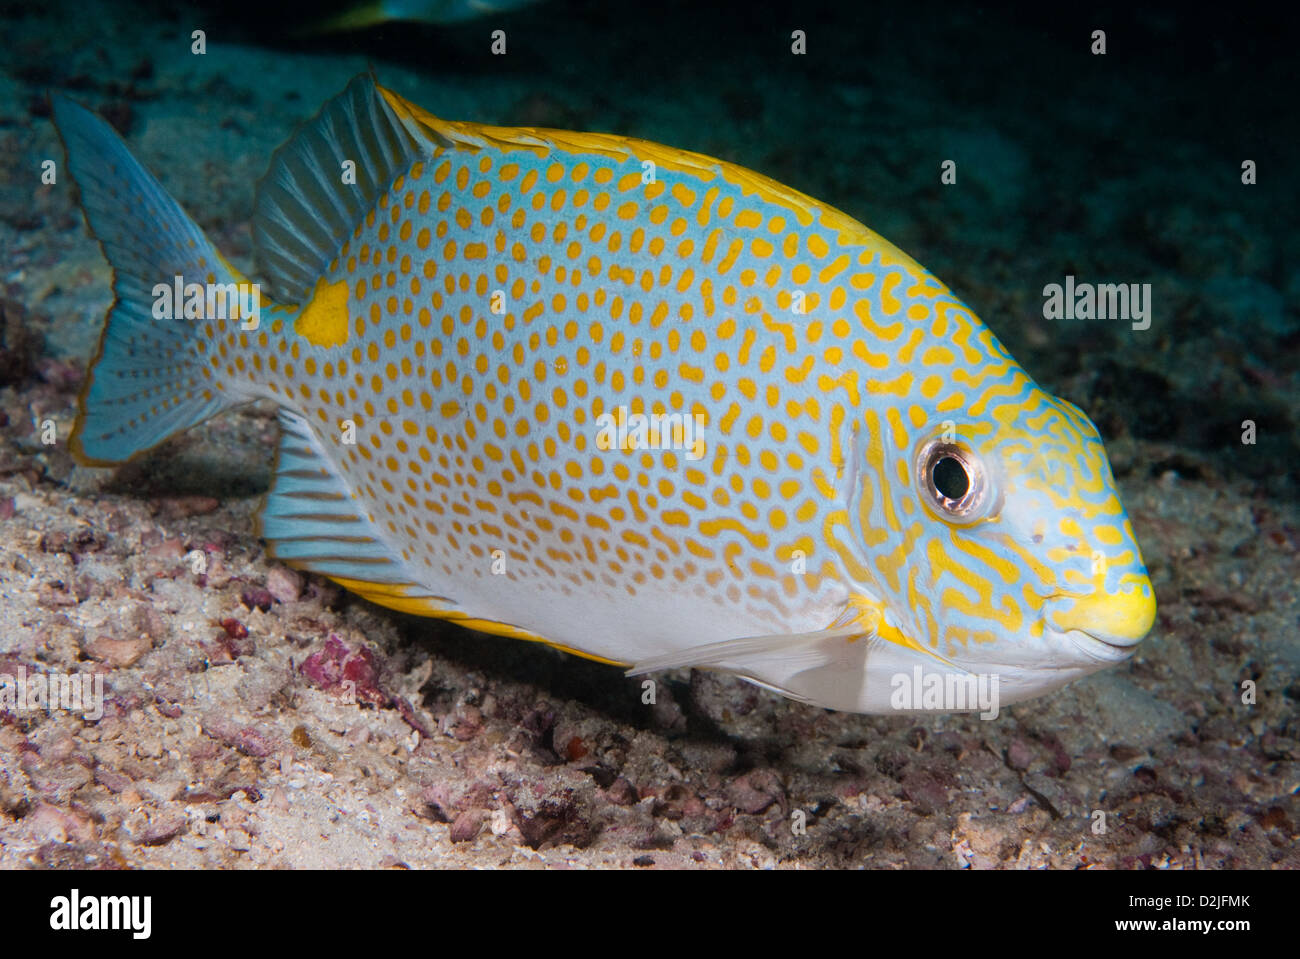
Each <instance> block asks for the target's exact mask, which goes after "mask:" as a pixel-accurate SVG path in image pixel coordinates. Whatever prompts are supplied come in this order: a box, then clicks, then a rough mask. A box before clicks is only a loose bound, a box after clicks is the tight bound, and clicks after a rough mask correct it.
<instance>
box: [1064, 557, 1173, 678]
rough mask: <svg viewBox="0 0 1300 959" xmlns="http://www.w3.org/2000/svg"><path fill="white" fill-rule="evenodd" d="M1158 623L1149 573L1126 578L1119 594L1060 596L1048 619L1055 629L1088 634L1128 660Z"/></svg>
mask: <svg viewBox="0 0 1300 959" xmlns="http://www.w3.org/2000/svg"><path fill="white" fill-rule="evenodd" d="M1155 619H1156V596H1155V590H1154V589H1152V588H1151V580H1150V579H1149V578H1148V577H1147V575H1146V573H1145V571H1144V572H1142V573H1140V574H1139V573H1130V574H1128V575H1126V576H1125V577H1124V579H1123V580H1122V581H1121V582H1120V584H1119V589H1118V591H1113V592H1100V591H1099V592H1094V593H1088V594H1084V595H1074V594H1058V595H1057V596H1056V597H1054V598H1053V599H1052V602H1051V605H1050V607H1049V610H1048V615H1047V621H1048V624H1049V625H1050V626H1052V627H1053V628H1054V629H1056V630H1058V631H1060V632H1062V633H1069V632H1072V631H1073V632H1079V633H1084V634H1086V635H1087V636H1089V637H1091V638H1092V639H1094V640H1096V641H1097V642H1099V643H1103V644H1105V645H1106V646H1109V647H1111V648H1112V649H1114V650H1116V651H1118V652H1122V653H1123V657H1122V658H1125V659H1126V658H1128V656H1129V655H1131V654H1132V651H1133V648H1134V647H1136V646H1137V644H1138V643H1140V642H1141V641H1142V639H1143V637H1145V636H1146V635H1147V633H1149V632H1150V631H1151V627H1152V626H1153V625H1154V624H1155Z"/></svg>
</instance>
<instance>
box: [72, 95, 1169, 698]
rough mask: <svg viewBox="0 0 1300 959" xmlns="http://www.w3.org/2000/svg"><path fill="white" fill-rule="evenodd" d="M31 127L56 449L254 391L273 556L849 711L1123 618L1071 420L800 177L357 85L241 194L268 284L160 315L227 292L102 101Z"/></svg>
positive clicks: (1132, 609)
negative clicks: (90, 327)
mask: <svg viewBox="0 0 1300 959" xmlns="http://www.w3.org/2000/svg"><path fill="white" fill-rule="evenodd" d="M55 119H56V122H57V124H58V126H59V129H60V131H61V133H62V135H63V137H64V140H65V143H66V145H67V147H68V152H69V163H70V167H71V170H72V172H73V174H74V175H75V177H76V179H77V181H78V183H79V185H80V188H81V192H82V199H83V203H84V206H85V210H86V214H87V218H88V220H89V222H90V224H91V226H92V228H93V229H94V230H95V232H96V233H97V235H98V236H99V238H100V240H101V242H102V244H103V248H104V251H105V254H106V256H107V257H108V259H109V260H110V262H111V263H112V265H113V267H114V271H115V273H114V276H115V279H114V291H115V293H116V297H117V299H116V303H115V304H114V306H113V308H112V310H111V311H110V313H109V316H108V318H107V320H106V323H105V329H104V333H103V336H102V339H101V343H100V348H99V352H98V355H97V357H96V359H95V361H94V363H93V365H92V369H91V372H90V374H89V376H88V379H87V386H86V388H85V390H84V393H83V396H82V398H81V403H80V412H79V417H78V422H77V426H76V429H75V431H74V436H73V449H74V452H75V453H76V454H77V455H78V456H79V457H80V458H81V459H82V460H83V461H85V462H89V463H94V464H98V465H107V464H113V463H119V462H123V461H125V460H127V459H129V458H131V457H133V456H135V455H137V454H139V453H140V452H142V451H144V450H146V449H148V448H150V447H152V446H154V445H156V444H158V443H160V442H161V441H163V440H164V439H165V438H167V437H168V436H170V435H172V434H174V433H176V432H177V431H179V430H183V429H185V428H187V427H190V426H192V425H194V424H196V423H198V422H200V421H202V420H204V419H206V418H207V417H209V416H211V415H213V414H215V413H217V412H219V411H221V410H223V409H226V408H229V407H231V406H234V405H237V404H240V403H244V402H248V401H250V400H255V399H270V400H272V401H274V402H275V403H277V404H278V405H279V409H280V422H281V426H282V439H281V442H280V448H279V452H278V457H277V465H276V474H275V480H274V485H273V488H272V489H271V491H270V493H269V495H268V500H267V503H266V506H265V508H264V511H263V514H262V528H261V532H262V535H263V536H264V537H265V538H266V540H267V541H268V543H269V547H270V551H271V553H272V554H273V555H274V556H276V557H279V558H281V559H282V560H283V561H285V562H287V563H290V564H292V565H294V566H297V567H300V568H303V569H307V570H312V571H315V572H317V573H320V574H322V575H325V576H328V577H330V578H332V579H335V580H337V581H339V582H341V583H342V584H344V585H345V586H347V587H348V588H349V589H352V590H355V591H357V592H359V593H361V594H362V595H364V596H366V597H368V598H370V599H372V600H374V601H375V602H378V603H382V604H384V605H387V606H391V607H394V608H397V609H401V610H406V611H409V612H415V613H420V614H424V615H429V616H439V617H445V618H448V619H453V620H459V621H461V622H463V623H465V624H467V625H470V626H472V627H474V628H477V629H480V630H485V631H488V632H495V633H503V634H506V635H510V636H515V637H520V638H524V639H534V640H543V641H545V642H549V643H552V644H553V645H557V646H559V647H561V648H564V649H568V650H570V651H572V652H577V653H581V654H583V655H586V656H590V657H592V658H597V659H602V660H606V661H610V662H614V663H619V664H624V665H627V666H630V667H632V668H633V671H635V672H647V671H650V670H654V669H661V668H669V667H685V666H703V667H710V668H716V669H721V670H726V671H729V672H732V673H735V674H737V675H740V676H743V677H745V678H747V679H750V680H752V681H754V682H756V683H759V684H761V685H765V686H768V687H771V688H773V689H776V690H778V691H780V692H783V693H785V694H786V695H789V696H792V697H795V698H798V699H801V700H805V701H809V702H813V703H817V704H821V705H824V706H828V707H832V708H837V709H846V710H858V711H865V712H887V711H889V710H890V709H891V708H899V706H900V704H899V702H898V700H897V699H894V698H891V693H892V692H893V691H894V690H895V689H896V687H897V682H898V678H899V677H900V676H909V675H913V674H915V675H920V674H921V673H922V672H923V673H924V674H925V675H926V676H939V677H941V678H946V679H950V680H955V681H959V682H965V681H966V680H969V679H970V678H971V677H975V676H981V677H985V676H989V675H992V676H993V677H995V678H997V680H998V682H999V688H1000V697H1001V700H1002V702H1004V703H1006V702H1014V701H1016V700H1019V699H1024V698H1026V697H1028V696H1031V695H1035V694H1037V693H1041V692H1043V691H1046V690H1049V689H1052V688H1055V687H1057V686H1060V685H1062V684H1063V683H1065V682H1068V681H1069V680H1071V679H1074V678H1077V677H1079V676H1082V675H1085V674H1087V673H1089V672H1092V671H1094V670H1096V669H1099V668H1102V667H1104V666H1106V665H1108V664H1113V663H1116V662H1120V661H1122V660H1124V659H1125V658H1127V657H1128V656H1129V655H1131V653H1132V650H1133V648H1134V646H1135V645H1136V644H1137V643H1138V642H1139V641H1140V640H1141V638H1142V637H1143V636H1144V635H1145V634H1146V633H1147V631H1148V630H1149V629H1150V627H1151V625H1152V621H1153V617H1154V612H1155V602H1154V597H1153V594H1152V589H1151V584H1150V582H1149V581H1148V578H1147V573H1146V569H1145V567H1144V566H1143V561H1142V558H1141V555H1140V553H1139V551H1138V546H1137V543H1136V542H1135V540H1134V536H1133V530H1132V528H1131V526H1130V524H1129V521H1128V518H1127V516H1126V515H1125V512H1124V508H1123V506H1122V504H1121V503H1120V500H1119V497H1118V495H1117V493H1116V489H1115V483H1114V480H1113V478H1112V476H1111V471H1110V466H1109V463H1108V461H1107V459H1106V454H1105V451H1104V449H1103V446H1102V443H1101V440H1100V438H1099V437H1098V435H1097V431H1096V429H1095V428H1094V427H1093V425H1092V423H1091V422H1090V421H1089V420H1088V418H1087V417H1086V416H1085V415H1084V414H1083V413H1082V412H1081V411H1080V410H1079V409H1078V408H1077V407H1075V406H1073V405H1072V404H1070V403H1068V402H1066V401H1065V400H1061V399H1058V398H1057V397H1054V396H1052V395H1050V394H1048V393H1046V392H1044V391H1043V390H1042V389H1040V388H1039V387H1038V386H1037V385H1036V384H1035V383H1034V381H1033V380H1032V379H1030V378H1029V376H1028V375H1027V374H1026V373H1025V371H1024V370H1023V369H1021V367H1020V366H1019V365H1018V364H1017V363H1016V362H1015V361H1014V360H1013V359H1012V358H1011V356H1010V355H1008V353H1007V352H1006V350H1005V349H1004V348H1003V347H1002V345H1001V344H1000V343H999V342H998V341H997V339H996V338H995V337H994V336H993V334H992V333H991V332H990V331H989V330H988V328H987V327H985V325H984V324H983V323H982V322H981V321H980V320H979V319H978V318H977V317H976V316H975V315H974V313H972V312H971V310H970V309H969V308H968V307H966V306H965V305H964V304H963V303H962V302H961V301H960V300H958V299H957V298H956V297H954V296H953V294H952V293H951V292H950V291H949V290H948V289H947V288H946V287H945V286H944V285H943V284H942V283H940V282H939V281H938V280H936V279H935V278H934V277H933V276H932V275H931V274H930V273H928V272H927V271H926V270H924V269H923V268H922V267H920V266H919V265H918V264H917V263H915V262H914V261H913V260H911V259H910V258H909V257H908V256H907V255H905V254H904V253H902V252H900V251H899V250H898V249H896V248H895V247H893V246H892V245H890V244H889V243H888V242H886V241H885V240H883V239H882V238H881V237H879V236H877V235H876V234H874V233H872V232H871V231H870V230H868V229H867V228H866V227H864V226H862V225H861V224H859V223H857V222H856V221H855V220H853V219H851V218H850V217H848V216H846V215H845V214H843V213H841V212H839V211H838V210H835V209H833V208H831V207H829V206H827V205H826V204H824V203H821V202H819V201H817V200H814V199H812V198H811V197H807V196H804V195H803V194H800V193H798V192H796V191H794V190H791V189H789V188H787V187H785V186H782V185H780V184H778V183H775V182H773V181H772V180H769V179H767V178H765V177H762V176H760V175H758V174H756V173H753V172H751V171H749V170H745V169H742V168H740V167H737V166H734V165H732V164H729V163H724V162H722V161H719V160H715V159H712V158H709V157H705V156H701V155H699V154H694V153H687V152H683V151H681V150H676V149H673V148H671V147H667V146H662V145H660V144H656V143H650V142H646V141H641V140H633V139H628V138H625V137H619V136H610V135H604V134H592V133H571V132H562V131H556V130H537V129H525V128H502V127H490V126H482V125H478V124H473V123H457V122H450V121H446V120H441V119H438V118H436V117H434V116H431V115H430V114H428V113H426V112H425V111H423V110H421V109H420V108H419V107H416V106H414V105H413V104H411V103H408V102H407V101H405V100H403V99H402V98H400V97H399V96H397V95H396V94H394V93H392V92H390V91H388V90H385V89H383V88H381V87H379V86H377V85H375V83H374V82H373V81H372V80H371V79H370V78H369V77H364V76H363V77H358V78H357V79H356V80H354V81H353V82H352V83H351V84H350V85H349V86H348V87H347V89H346V90H344V91H343V92H342V93H341V94H340V95H339V96H338V97H336V98H335V99H334V100H332V101H330V102H329V103H328V104H326V106H325V107H324V108H323V109H322V111H321V113H320V114H319V115H318V116H317V117H316V118H315V119H314V120H313V121H311V122H310V123H308V124H307V125H306V126H305V127H304V128H303V129H302V130H300V131H299V132H298V133H297V134H296V135H295V136H294V137H293V138H292V139H291V140H290V141H289V143H287V144H286V145H285V146H284V147H282V148H281V149H280V150H279V151H278V152H277V154H276V155H275V157H274V158H273V161H272V165H271V170H270V172H269V173H268V175H267V177H266V178H265V180H264V181H263V182H262V183H261V185H260V188H259V194H258V199H257V207H256V218H255V222H254V229H253V235H254V243H255V249H256V254H257V260H258V266H259V269H260V271H261V274H262V281H263V282H264V283H265V284H266V285H267V290H268V292H267V294H266V295H264V296H261V297H259V298H246V300H245V302H244V304H243V313H242V315H240V311H239V308H238V305H237V304H238V298H237V297H235V296H234V294H233V291H234V290H235V289H236V287H229V289H230V290H231V291H232V293H231V296H230V299H229V302H230V303H235V304H236V307H235V308H234V309H229V308H228V309H225V310H222V309H220V306H221V301H220V300H214V298H213V297H212V296H211V295H209V296H208V297H207V298H206V301H204V300H202V298H200V300H196V301H195V302H194V303H190V302H189V301H188V299H187V301H186V308H185V309H180V308H179V307H180V304H179V303H176V304H173V305H174V306H175V307H176V309H174V310H173V311H172V312H171V313H168V311H167V310H165V309H164V310H162V311H161V314H160V311H159V310H158V304H159V302H160V300H161V298H162V295H163V294H164V293H166V292H167V291H168V290H169V289H170V286H171V284H172V283H173V281H174V280H175V281H176V282H177V290H178V291H180V290H181V286H180V280H181V278H183V279H184V283H185V284H187V285H188V284H189V283H191V282H195V283H198V284H207V285H208V286H207V288H208V289H209V290H211V289H212V288H214V287H215V288H224V285H225V284H237V283H247V281H246V280H245V278H244V277H242V276H241V275H240V274H239V273H238V272H237V271H235V270H234V269H233V268H232V267H231V266H230V265H229V264H228V263H226V261H225V260H224V259H222V258H221V256H220V254H218V253H217V251H216V250H215V249H214V248H213V247H212V246H211V244H210V243H209V242H208V241H207V239H206V238H205V237H204V236H203V234H202V232H201V231H200V230H199V228H198V227H197V226H195V225H194V223H193V221H191V220H190V219H189V217H187V216H186V214H185V213H184V212H183V211H182V210H181V209H180V207H179V206H178V205H177V204H176V203H175V201H173V200H172V199H171V198H170V197H168V196H167V195H166V193H165V192H164V191H163V189H162V188H161V187H160V186H159V184H158V182H157V181H156V180H155V179H154V178H153V177H152V176H151V175H150V174H149V173H148V172H146V171H145V170H144V169H143V168H142V167H141V166H140V165H139V164H138V163H137V162H136V161H135V160H134V159H133V158H132V157H131V156H130V154H129V153H128V151H127V149H126V147H125V145H124V144H123V143H122V142H121V140H120V139H119V138H118V137H117V136H116V135H115V134H114V133H113V132H112V131H111V130H110V129H109V127H108V126H107V125H106V124H105V123H104V122H103V121H102V120H100V119H99V118H98V117H96V116H95V115H94V114H92V113H90V112H88V111H86V110H85V109H83V108H81V107H79V106H77V105H75V104H73V103H72V102H71V101H68V100H66V99H60V100H59V101H58V102H57V103H56V106H55ZM244 289H246V288H244ZM214 303H215V304H216V308H214ZM191 307H192V308H191ZM160 315H161V318H160ZM173 315H174V316H175V318H168V317H169V316H173ZM912 705H916V703H912ZM924 705H925V708H954V704H952V703H939V702H934V703H931V702H927V703H925V704H924ZM956 705H957V706H960V704H956Z"/></svg>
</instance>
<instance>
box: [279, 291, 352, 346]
mask: <svg viewBox="0 0 1300 959" xmlns="http://www.w3.org/2000/svg"><path fill="white" fill-rule="evenodd" d="M349 327H350V323H349V322H348V284H347V282H346V281H344V280H338V281H336V282H334V283H327V282H325V279H324V278H323V277H322V278H321V279H319V280H317V281H316V289H315V290H314V291H312V297H311V302H310V303H308V304H307V305H306V306H305V307H303V310H302V312H301V313H299V314H298V318H297V319H296V320H294V322H293V329H294V332H295V333H297V334H298V335H299V336H301V337H302V338H303V339H305V340H306V341H307V342H308V343H310V344H312V346H319V347H322V348H329V347H331V346H341V345H342V344H344V343H346V342H347V341H348V335H349Z"/></svg>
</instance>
